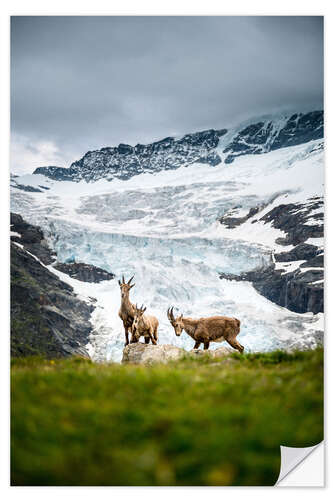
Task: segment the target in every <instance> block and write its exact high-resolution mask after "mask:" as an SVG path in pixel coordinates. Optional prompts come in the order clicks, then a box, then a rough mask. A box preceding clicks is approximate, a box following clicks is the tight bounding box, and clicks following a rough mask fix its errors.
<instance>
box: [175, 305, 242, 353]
mask: <svg viewBox="0 0 333 500" xmlns="http://www.w3.org/2000/svg"><path fill="white" fill-rule="evenodd" d="M167 314H168V319H169V321H170V323H171V324H172V326H173V328H174V330H175V334H176V335H178V336H179V335H180V334H181V333H182V331H183V330H185V332H186V333H187V334H188V335H189V336H190V337H192V339H193V340H195V345H194V349H198V348H199V347H200V344H201V343H202V342H203V345H204V349H208V348H209V343H210V342H223V340H226V341H227V342H228V344H230V345H231V347H233V348H234V349H237V350H238V351H239V352H240V353H242V352H243V351H244V347H243V346H242V345H241V344H240V343H239V342H238V341H237V340H236V337H237V335H238V334H239V329H240V328H239V327H240V321H239V320H238V319H236V318H228V317H227V316H212V317H211V318H199V319H192V318H184V317H183V315H182V314H181V315H180V316H178V318H175V317H174V315H173V307H172V308H171V309H168V312H167Z"/></svg>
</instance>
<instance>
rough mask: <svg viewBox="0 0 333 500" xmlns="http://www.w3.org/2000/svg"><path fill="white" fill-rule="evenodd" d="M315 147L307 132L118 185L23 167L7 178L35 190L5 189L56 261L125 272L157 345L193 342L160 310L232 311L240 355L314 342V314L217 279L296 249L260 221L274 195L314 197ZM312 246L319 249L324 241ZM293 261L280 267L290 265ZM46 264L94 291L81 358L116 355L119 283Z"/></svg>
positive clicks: (318, 146)
mask: <svg viewBox="0 0 333 500" xmlns="http://www.w3.org/2000/svg"><path fill="white" fill-rule="evenodd" d="M322 144H323V140H316V141H311V142H308V143H306V144H302V145H300V146H294V147H288V148H284V149H279V150H276V151H273V152H269V153H265V154H261V155H253V154H252V155H247V156H242V157H239V158H236V159H235V160H234V162H233V163H231V164H228V165H227V164H219V165H217V166H215V167H213V166H210V165H206V164H193V165H191V166H189V167H180V168H178V169H177V170H168V171H161V172H158V173H156V174H147V173H145V174H141V175H137V176H135V177H132V178H131V179H129V180H127V181H122V180H118V179H115V180H113V181H112V182H107V181H106V180H99V181H97V182H95V183H86V182H84V181H82V182H79V183H74V182H68V181H54V180H51V179H49V178H47V177H45V176H42V175H24V176H21V177H17V178H15V181H16V183H17V184H19V185H21V186H32V187H36V188H38V189H42V190H43V191H42V192H26V191H23V190H21V189H17V188H15V187H13V189H12V196H11V202H12V208H11V209H12V211H13V212H16V213H19V214H21V215H22V217H23V218H24V219H25V220H26V221H27V222H29V223H32V224H37V225H39V226H41V228H42V229H43V231H44V233H45V235H46V237H47V239H48V242H49V243H50V245H51V246H52V248H53V249H54V250H55V251H56V252H57V254H58V259H59V260H60V261H63V262H64V261H74V260H75V261H77V262H85V263H87V264H93V265H96V266H99V267H102V268H104V269H106V270H108V271H112V272H113V273H115V274H116V276H117V278H120V277H121V275H122V274H124V275H125V277H126V278H127V279H128V278H130V276H132V275H133V274H134V275H135V280H134V282H135V283H136V286H135V288H133V290H132V292H131V299H132V301H133V302H134V303H135V302H137V303H138V305H141V304H144V305H145V306H147V311H149V312H150V313H152V314H154V315H156V316H157V318H158V319H159V321H160V329H159V342H160V343H171V344H174V345H177V346H180V347H184V348H186V349H191V348H192V347H193V344H194V342H193V340H192V339H190V337H189V336H187V335H186V334H185V333H184V332H183V334H182V336H181V337H176V336H175V335H174V333H173V329H172V327H171V325H170V324H169V322H168V320H167V316H166V310H167V308H168V307H169V306H171V305H173V306H175V308H176V309H178V311H179V312H182V313H183V314H184V315H189V316H193V317H200V316H209V315H214V314H221V315H227V316H235V317H237V318H238V319H240V321H241V333H240V334H239V337H238V338H239V341H240V342H241V344H242V345H244V346H245V350H246V351H264V350H271V349H276V348H293V347H297V348H308V347H314V346H315V345H316V344H317V342H319V341H320V340H321V339H322V333H323V315H322V314H317V315H313V314H312V313H305V314H297V313H293V312H290V311H288V310H286V309H285V308H282V307H279V306H277V305H275V304H274V303H272V302H270V301H269V300H267V299H265V298H264V297H262V296H261V295H260V294H259V293H258V292H257V291H256V290H255V289H254V288H253V287H252V285H251V284H250V283H248V282H231V281H226V280H221V279H219V275H218V273H219V272H225V273H233V274H240V273H241V272H245V271H250V270H253V269H255V268H257V267H262V266H268V265H270V264H271V263H272V262H274V252H275V251H279V252H280V251H287V250H290V249H291V248H293V247H292V246H289V247H288V246H283V247H282V246H280V245H278V244H277V243H276V239H277V238H279V237H283V236H284V233H283V232H282V231H280V230H278V229H275V228H273V227H272V226H271V225H270V224H264V222H260V221H258V219H260V217H262V216H263V215H264V214H265V213H267V212H269V211H270V210H272V208H274V207H275V206H278V205H279V204H281V203H299V202H302V203H305V202H307V200H309V199H310V198H311V197H313V196H322V195H323V192H324V188H323V184H324V168H323V148H322ZM45 188H49V189H45ZM258 205H260V206H262V207H263V208H262V209H261V210H260V211H259V212H258V213H256V215H254V216H253V217H251V218H249V219H248V220H246V222H244V223H243V224H241V225H239V226H238V227H236V228H234V229H228V228H227V227H225V226H223V225H221V224H220V222H219V221H218V218H220V217H221V216H223V215H225V214H228V213H229V212H230V214H232V216H233V217H243V216H244V215H246V214H247V213H248V211H249V210H250V209H251V208H252V207H255V206H258ZM310 223H311V222H310ZM309 243H311V244H315V245H317V246H318V247H323V240H322V239H321V238H311V241H309ZM301 262H302V261H298V262H296V263H295V264H294V263H290V262H288V263H283V264H282V263H281V264H280V266H281V268H283V269H285V270H286V272H288V271H289V270H290V269H291V268H293V266H298V264H299V263H301ZM48 268H49V269H50V270H52V271H53V272H54V273H55V274H57V275H58V276H59V277H61V279H63V280H64V281H66V282H68V283H69V284H71V285H72V286H73V288H74V289H75V291H76V292H77V293H78V294H79V295H80V296H81V297H83V298H87V297H94V298H96V299H97V302H96V309H95V311H94V313H93V315H92V323H93V325H94V333H93V335H92V336H91V341H90V344H89V346H88V348H89V352H90V355H91V357H92V358H93V359H95V360H114V361H119V360H120V359H121V355H122V349H123V344H124V334H123V328H122V323H121V321H120V319H119V318H118V309H119V305H120V292H119V286H118V282H117V279H115V280H112V281H104V282H102V283H99V284H94V283H82V282H79V281H77V280H74V279H72V278H70V277H68V276H67V275H66V274H63V273H61V272H60V271H57V270H55V269H54V268H52V266H48ZM215 346H216V347H219V344H215ZM212 347H213V348H214V344H212Z"/></svg>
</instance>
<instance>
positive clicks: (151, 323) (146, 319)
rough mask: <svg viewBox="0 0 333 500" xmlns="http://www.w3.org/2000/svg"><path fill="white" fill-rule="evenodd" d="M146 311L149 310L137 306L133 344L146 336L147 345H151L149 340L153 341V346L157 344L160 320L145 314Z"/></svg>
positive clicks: (133, 326) (133, 327) (133, 328)
mask: <svg viewBox="0 0 333 500" xmlns="http://www.w3.org/2000/svg"><path fill="white" fill-rule="evenodd" d="M146 309H147V308H146V307H143V306H141V307H140V308H139V307H137V306H136V313H135V316H134V321H133V325H132V339H131V344H132V343H135V342H138V341H139V338H140V337H141V336H144V338H145V343H146V344H149V340H151V341H152V344H155V345H156V344H157V338H158V335H157V329H158V319H157V318H155V316H148V314H143V313H144V312H145V310H146Z"/></svg>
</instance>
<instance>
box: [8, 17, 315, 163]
mask: <svg viewBox="0 0 333 500" xmlns="http://www.w3.org/2000/svg"><path fill="white" fill-rule="evenodd" d="M322 24H323V21H322V18H321V17H14V18H12V30H11V77H12V80H11V90H12V91H11V101H12V115H11V116H12V131H13V141H15V140H18V141H21V146H20V148H21V149H20V148H19V150H20V155H21V157H20V159H19V160H17V159H16V160H15V152H14V154H13V163H14V164H15V162H16V164H17V162H19V163H20V162H22V161H24V150H25V148H26V147H30V148H37V150H38V151H42V152H43V154H42V156H38V155H36V161H38V159H39V160H40V161H41V160H42V159H43V160H44V158H45V155H46V158H48V156H47V155H48V154H49V155H51V156H50V160H51V157H52V159H54V158H57V155H58V157H59V161H64V162H67V161H71V160H74V159H77V158H76V157H71V156H72V155H73V156H75V155H81V154H84V153H85V152H86V151H87V150H89V149H96V148H100V147H102V146H105V145H116V144H118V143H119V142H128V143H130V144H136V143H137V142H149V141H152V140H155V139H159V138H163V137H165V136H167V135H172V134H181V133H187V132H190V131H195V130H200V129H205V128H211V127H215V128H218V127H224V126H228V125H229V124H231V123H235V122H237V121H239V120H242V119H245V118H248V117H249V116H251V115H253V116H255V115H258V114H262V113H269V112H272V111H276V110H281V109H282V110H288V109H292V110H294V109H300V110H303V109H304V110H309V109H313V108H321V107H322V99H323V46H322V45H323V41H322V36H323V33H322V31H323V26H322ZM17 138H19V139H17ZM15 147H16V151H17V144H16V145H15ZM56 148H58V150H59V151H58V152H57V153H54V151H55V150H56ZM50 151H51V152H52V151H53V153H50ZM30 154H33V153H32V152H31V151H30ZM52 154H53V156H52ZM32 158H33V156H30V160H31V159H32ZM61 158H62V160H61ZM30 160H29V161H30ZM45 161H47V160H46V159H45ZM49 163H50V162H49ZM36 166H38V165H36ZM17 167H18V168H21V167H20V166H19V165H18V164H17Z"/></svg>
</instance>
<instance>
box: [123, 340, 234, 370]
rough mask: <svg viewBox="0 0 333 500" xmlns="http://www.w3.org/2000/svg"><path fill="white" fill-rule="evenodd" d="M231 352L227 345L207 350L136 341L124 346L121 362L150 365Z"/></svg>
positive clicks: (215, 356)
mask: <svg viewBox="0 0 333 500" xmlns="http://www.w3.org/2000/svg"><path fill="white" fill-rule="evenodd" d="M231 352H236V351H235V350H234V349H231V348H229V347H220V348H218V349H214V350H207V351H204V350H201V349H193V350H192V351H186V350H185V349H182V348H181V347H176V346H174V345H171V344H160V345H152V344H143V343H141V342H138V343H136V344H129V345H127V346H126V347H125V348H124V351H123V359H122V363H134V364H144V365H151V364H153V363H168V362H169V361H176V360H178V359H182V358H184V357H189V356H195V357H200V358H201V357H203V356H210V357H212V358H219V357H221V356H226V355H229V354H230V353H231Z"/></svg>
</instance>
